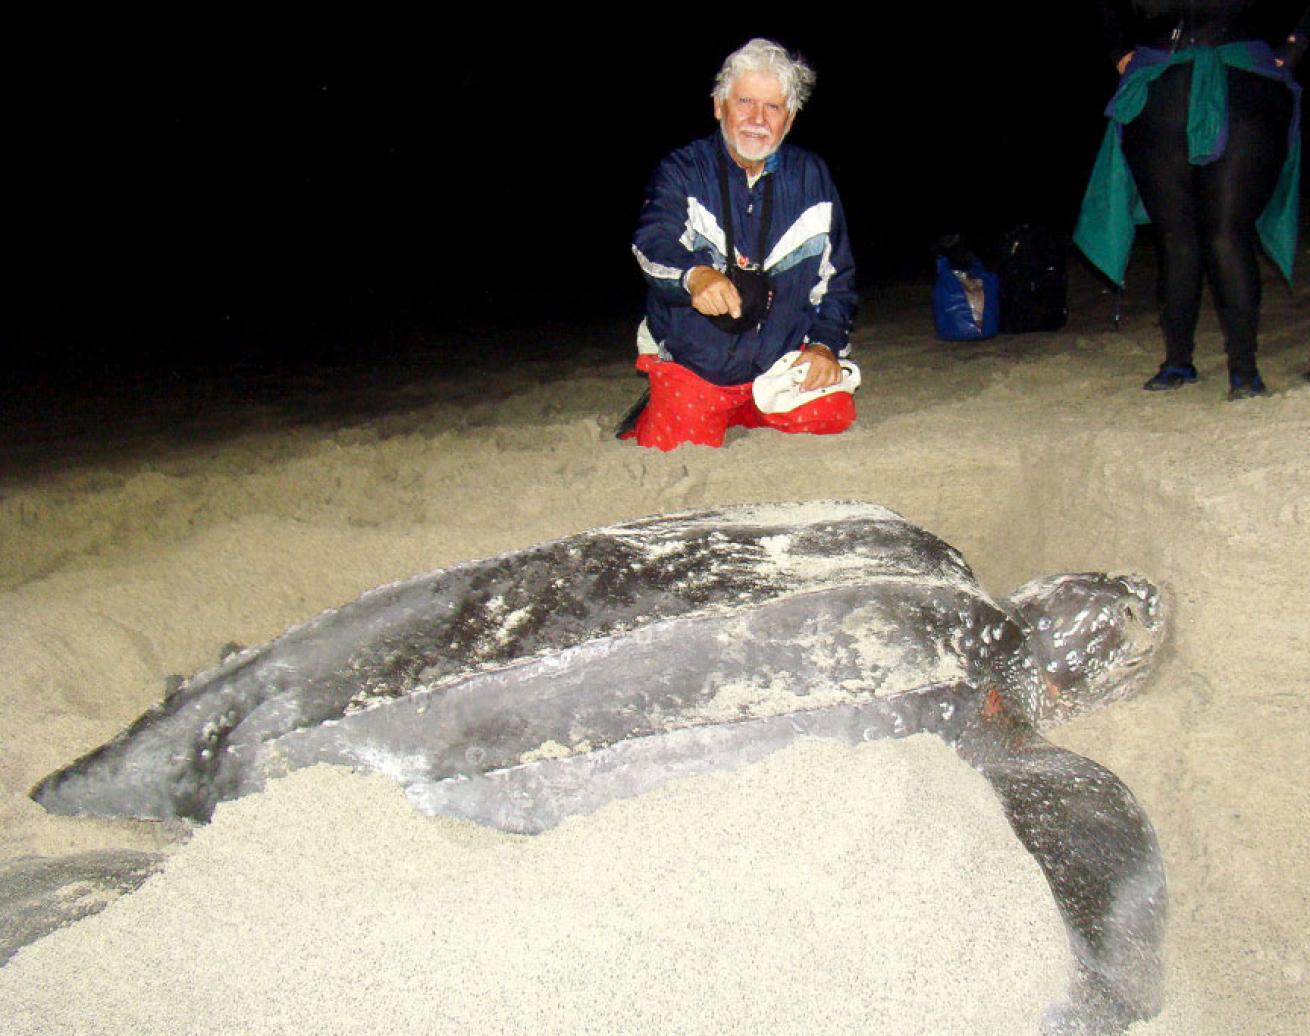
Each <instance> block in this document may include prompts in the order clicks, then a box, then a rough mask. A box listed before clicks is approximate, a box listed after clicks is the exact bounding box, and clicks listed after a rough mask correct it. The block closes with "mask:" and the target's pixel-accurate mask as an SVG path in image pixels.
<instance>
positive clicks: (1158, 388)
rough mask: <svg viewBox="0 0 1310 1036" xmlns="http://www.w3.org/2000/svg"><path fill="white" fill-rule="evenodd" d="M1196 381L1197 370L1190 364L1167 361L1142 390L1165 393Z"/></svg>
mask: <svg viewBox="0 0 1310 1036" xmlns="http://www.w3.org/2000/svg"><path fill="white" fill-rule="evenodd" d="M1195 380H1196V368H1195V367H1193V366H1192V365H1191V364H1190V363H1170V362H1169V361H1168V360H1166V361H1165V362H1164V363H1162V364H1160V369H1159V370H1158V371H1156V372H1155V373H1154V374H1152V375H1151V377H1150V378H1148V379H1147V381H1146V384H1145V385H1143V386H1142V388H1144V389H1146V391H1147V392H1164V391H1165V390H1167V389H1176V388H1182V387H1183V386H1184V385H1190V384H1191V383H1192V382H1194V381H1195Z"/></svg>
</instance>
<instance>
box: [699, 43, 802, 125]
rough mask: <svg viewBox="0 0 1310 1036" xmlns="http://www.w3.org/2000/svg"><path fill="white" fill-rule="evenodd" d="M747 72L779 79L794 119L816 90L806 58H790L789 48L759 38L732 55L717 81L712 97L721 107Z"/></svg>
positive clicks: (789, 111)
mask: <svg viewBox="0 0 1310 1036" xmlns="http://www.w3.org/2000/svg"><path fill="white" fill-rule="evenodd" d="M743 72H767V73H768V74H769V75H771V76H775V77H776V78H777V80H778V85H779V86H781V87H782V96H783V97H784V98H785V99H786V101H787V111H788V113H789V114H791V115H795V114H796V113H797V112H798V111H800V110H801V107H802V106H803V105H804V104H805V102H806V101H808V100H809V99H810V91H812V90H813V89H814V80H815V75H814V69H812V68H810V66H809V65H807V64H806V63H805V59H804V58H803V57H801V56H800V55H799V54H795V55H792V54H788V53H787V50H786V48H785V47H783V46H782V45H781V44H779V43H775V42H773V40H766V39H763V38H762V37H756V38H755V39H753V40H751V41H750V42H749V43H747V44H746V45H745V46H743V47H739V48H738V49H737V50H734V51H733V52H732V53H731V54H729V55H728V58H727V60H726V61H724V62H723V67H722V68H721V69H719V75H718V78H717V79H715V80H714V92H713V93H711V94H710V96H711V97H713V98H714V99H715V100H716V101H718V102H719V103H720V104H722V103H723V102H725V101H727V99H728V92H729V91H730V90H731V89H732V84H733V83H734V82H736V81H737V77H738V76H739V75H741V74H742V73H743Z"/></svg>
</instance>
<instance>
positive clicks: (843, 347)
mask: <svg viewBox="0 0 1310 1036" xmlns="http://www.w3.org/2000/svg"><path fill="white" fill-rule="evenodd" d="M823 177H824V180H825V187H826V192H825V193H826V194H827V196H828V197H829V198H831V199H832V214H831V217H830V219H829V223H828V242H827V246H826V247H825V248H824V251H823V253H822V254H821V255H820V256H819V270H818V278H817V280H816V281H815V284H814V285H813V287H812V288H811V289H810V301H811V302H812V303H814V304H815V305H816V306H817V310H816V312H815V318H814V323H813V324H812V325H811V326H810V331H809V334H807V335H806V342H807V345H806V349H805V351H804V352H803V353H802V354H801V356H800V358H799V359H798V360H797V361H796V362H797V363H798V364H800V363H808V364H809V365H810V369H809V372H808V374H807V375H806V377H805V380H804V381H803V382H802V383H801V390H802V391H805V392H808V391H809V390H810V389H816V388H826V387H827V386H829V385H836V384H837V383H838V382H839V381H841V379H842V369H841V364H839V363H838V362H837V359H838V357H840V356H844V355H845V354H846V353H848V352H849V351H850V345H849V343H850V333H851V324H852V323H853V322H854V321H855V307H856V305H857V303H858V302H859V296H858V294H857V293H856V290H855V260H854V258H853V257H852V255H851V243H850V237H849V235H848V234H847V232H846V214H845V213H844V212H843V211H842V205H841V199H840V198H839V197H838V195H837V188H836V186H835V185H834V184H833V183H832V177H831V176H830V175H829V174H828V170H827V167H826V166H825V167H823Z"/></svg>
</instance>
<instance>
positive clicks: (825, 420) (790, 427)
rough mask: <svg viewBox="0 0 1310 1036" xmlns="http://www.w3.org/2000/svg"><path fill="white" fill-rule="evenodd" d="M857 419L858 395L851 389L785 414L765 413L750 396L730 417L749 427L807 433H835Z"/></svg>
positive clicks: (735, 421)
mask: <svg viewBox="0 0 1310 1036" xmlns="http://www.w3.org/2000/svg"><path fill="white" fill-rule="evenodd" d="M854 422H855V398H854V396H852V395H851V393H849V392H833V393H831V394H829V395H826V396H820V397H819V398H818V399H815V400H811V401H810V402H809V403H806V404H805V405H804V406H798V407H797V408H796V409H795V410H788V411H787V412H786V413H783V414H766V413H763V412H761V410H760V409H759V407H757V406H756V405H755V400H754V399H747V400H746V402H744V403H743V404H742V405H741V407H740V408H739V409H738V410H737V411H735V412H734V413H733V415H732V417H731V419H730V420H729V423H730V424H732V425H742V426H744V427H746V428H773V429H776V430H777V431H779V432H790V433H793V434H806V435H836V434H837V433H838V432H844V431H846V429H847V428H849V427H850V426H851V425H852V424H853V423H854Z"/></svg>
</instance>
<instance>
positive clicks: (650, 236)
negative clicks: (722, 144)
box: [632, 154, 741, 316]
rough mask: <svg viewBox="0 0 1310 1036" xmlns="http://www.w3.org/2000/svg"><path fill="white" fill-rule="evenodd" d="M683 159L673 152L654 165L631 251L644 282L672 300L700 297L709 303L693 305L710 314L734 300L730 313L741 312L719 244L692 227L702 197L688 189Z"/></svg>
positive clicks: (691, 300) (722, 310) (724, 309)
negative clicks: (722, 269)
mask: <svg viewBox="0 0 1310 1036" xmlns="http://www.w3.org/2000/svg"><path fill="white" fill-rule="evenodd" d="M686 161H688V160H687V159H686V158H685V157H684V156H682V155H679V154H673V155H670V156H669V157H668V158H666V159H664V161H663V162H661V163H660V164H659V166H658V167H657V168H656V170H655V174H654V175H653V176H652V177H651V180H650V184H649V185H648V186H647V187H646V198H645V201H644V202H643V203H642V206H641V214H640V215H639V216H638V217H637V230H636V233H635V234H633V238H632V254H633V255H634V256H636V258H637V263H638V265H639V266H640V267H641V272H642V276H644V277H645V278H646V283H647V284H649V285H650V286H651V287H652V288H654V289H655V290H656V291H658V292H660V294H661V295H663V296H664V297H665V298H666V300H667V301H668V302H670V303H672V304H673V305H692V304H694V301H695V300H697V299H698V298H699V299H702V300H704V301H703V305H705V306H709V307H710V308H709V309H706V308H702V305H697V306H696V308H697V309H698V310H699V311H700V312H702V313H707V312H708V313H709V314H710V315H714V314H717V313H727V312H729V311H730V310H731V306H730V305H728V303H729V302H733V303H735V305H736V307H737V308H736V313H734V316H740V315H741V299H740V297H739V296H738V295H737V289H736V288H734V287H733V286H732V285H731V283H729V282H728V279H727V278H726V277H724V276H723V274H722V273H721V272H720V270H719V267H721V266H722V264H723V256H722V254H721V252H720V250H719V248H718V247H716V245H715V244H714V243H713V242H711V241H709V240H708V239H707V238H705V237H704V236H702V235H701V234H699V233H697V232H696V230H695V229H694V225H695V223H696V220H695V219H694V218H693V209H694V208H695V207H697V206H699V205H700V202H699V201H698V200H697V199H695V197H694V196H693V195H692V192H691V190H690V177H689V176H688V171H687V168H686V166H685V162H686ZM724 285H726V287H727V292H725V291H724ZM728 292H730V293H731V296H730V297H727V294H728ZM715 306H721V307H722V308H713V307H715Z"/></svg>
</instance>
